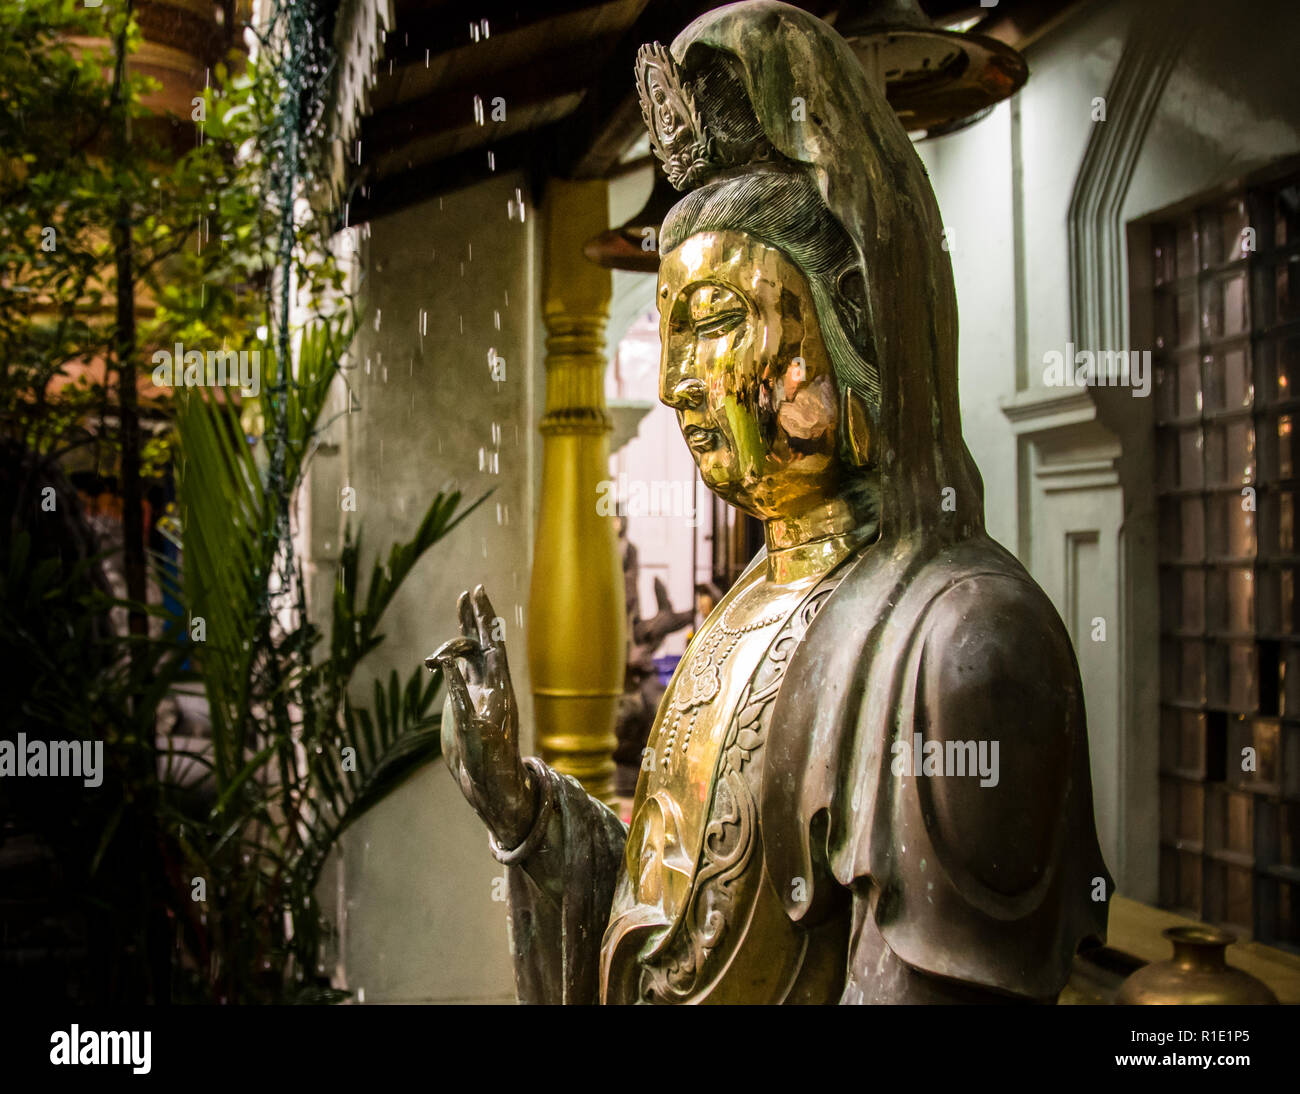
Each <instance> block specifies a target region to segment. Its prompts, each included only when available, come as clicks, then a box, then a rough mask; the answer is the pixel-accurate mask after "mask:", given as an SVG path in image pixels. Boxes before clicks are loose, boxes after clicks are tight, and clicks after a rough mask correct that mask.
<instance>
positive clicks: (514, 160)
mask: <svg viewBox="0 0 1300 1094" xmlns="http://www.w3.org/2000/svg"><path fill="white" fill-rule="evenodd" d="M565 124H566V123H565V122H557V123H555V124H553V125H549V126H544V127H542V128H541V129H534V130H531V131H530V132H527V133H519V134H517V135H516V136H513V137H508V138H507V139H505V140H503V141H495V142H489V143H488V144H486V145H483V146H481V147H478V148H471V149H469V150H468V151H465V152H460V153H458V154H456V155H454V156H449V157H447V158H446V159H442V160H435V161H433V162H429V163H417V164H415V165H413V166H412V167H410V168H408V169H407V170H405V171H402V172H401V173H400V174H395V175H389V176H386V177H384V178H370V177H363V178H361V179H358V180H357V182H356V184H355V185H354V186H353V189H352V194H351V198H350V200H349V203H348V216H347V222H348V224H364V223H365V222H366V221H368V220H374V219H375V218H377V217H381V216H386V215H388V214H389V213H395V212H397V211H398V210H399V209H405V208H408V207H409V206H411V205H417V204H419V203H420V202H422V201H427V200H428V199H429V198H432V197H437V196H438V195H439V194H447V193H451V191H453V190H460V189H463V188H464V187H466V186H472V185H474V184H475V183H476V182H483V181H485V180H486V179H489V178H492V177H493V176H494V175H498V174H502V173H504V172H506V171H518V170H527V171H529V172H530V173H534V172H536V171H541V170H544V169H545V164H546V163H547V162H548V161H549V158H550V155H549V154H550V150H551V149H552V148H553V147H554V145H555V141H556V139H557V133H558V130H560V129H562V128H563V127H564V126H565ZM489 153H491V157H492V158H491V161H489V159H488V154H489ZM503 212H504V211H503ZM339 226H340V227H342V226H343V217H342V215H340V217H339Z"/></svg>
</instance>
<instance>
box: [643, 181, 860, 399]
mask: <svg viewBox="0 0 1300 1094" xmlns="http://www.w3.org/2000/svg"><path fill="white" fill-rule="evenodd" d="M719 231H734V232H744V233H745V234H746V235H749V236H752V237H753V238H755V239H757V240H760V241H761V242H763V243H766V244H767V245H768V246H769V247H775V248H776V249H777V250H779V251H781V252H783V253H784V254H785V256H786V257H787V258H789V259H790V261H791V262H793V263H794V264H795V265H796V266H797V267H798V268H799V270H800V272H802V273H803V275H804V277H806V278H807V279H808V285H809V287H810V288H811V290H812V296H813V303H814V305H815V306H816V309H817V319H818V321H819V323H820V325H821V333H822V339H823V340H824V341H825V343H826V349H827V351H828V352H829V354H830V358H831V364H832V366H833V367H834V369H835V382H836V386H837V387H839V388H840V390H841V391H843V389H844V388H846V387H851V388H852V389H853V390H854V391H855V392H856V393H857V394H859V395H861V396H862V397H863V398H864V399H866V400H867V402H868V404H869V405H870V406H871V408H872V410H873V411H874V410H875V409H876V408H877V407H879V405H880V376H879V372H878V370H877V368H876V365H875V364H874V361H873V358H874V356H875V354H874V353H873V352H872V345H871V336H870V331H869V330H868V328H867V324H866V322H865V316H864V315H863V312H862V308H861V305H860V303H859V301H858V300H855V299H854V297H853V295H852V294H851V293H850V292H848V291H846V289H847V287H848V286H849V285H850V284H851V280H850V279H851V278H852V275H853V274H854V273H855V272H858V266H857V258H856V256H855V254H854V250H853V245H852V243H851V242H850V240H849V237H848V233H846V232H845V231H844V228H843V227H842V226H841V225H840V223H839V221H837V220H836V219H835V217H834V216H832V215H831V212H830V210H829V209H827V208H826V205H825V204H824V203H823V202H822V199H821V194H820V193H819V192H818V190H817V186H816V184H815V183H814V182H813V181H812V179H810V178H809V177H808V175H807V173H806V172H805V171H803V170H800V169H798V168H795V167H789V168H786V167H782V166H777V165H775V164H772V165H763V166H758V165H755V166H754V167H751V168H750V169H748V170H745V171H743V172H742V173H738V174H733V175H731V176H730V177H722V178H718V179H715V180H714V181H712V182H709V183H706V184H705V185H704V186H701V187H699V189H696V190H692V191H691V192H690V193H688V194H687V195H686V196H685V197H683V198H682V200H681V201H679V202H678V203H677V204H676V205H674V206H673V208H672V209H671V210H670V211H669V213H668V216H667V217H665V218H664V223H663V228H662V229H661V230H660V233H659V249H660V252H661V253H663V254H666V253H667V252H669V251H671V250H672V249H673V248H674V247H676V246H678V244H680V243H682V242H683V241H684V240H686V239H687V238H689V237H690V236H693V235H696V234H697V233H699V232H719Z"/></svg>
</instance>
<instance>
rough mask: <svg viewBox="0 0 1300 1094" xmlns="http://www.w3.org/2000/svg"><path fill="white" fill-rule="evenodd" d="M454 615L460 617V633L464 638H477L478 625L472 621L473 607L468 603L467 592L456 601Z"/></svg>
mask: <svg viewBox="0 0 1300 1094" xmlns="http://www.w3.org/2000/svg"><path fill="white" fill-rule="evenodd" d="M456 613H457V614H458V615H459V616H460V633H461V634H463V635H464V636H465V637H466V638H473V639H477V638H478V624H477V623H476V622H475V620H474V607H473V605H472V604H471V603H470V598H469V590H468V589H466V590H465V591H464V592H463V593H461V594H460V597H459V598H458V599H457V601H456Z"/></svg>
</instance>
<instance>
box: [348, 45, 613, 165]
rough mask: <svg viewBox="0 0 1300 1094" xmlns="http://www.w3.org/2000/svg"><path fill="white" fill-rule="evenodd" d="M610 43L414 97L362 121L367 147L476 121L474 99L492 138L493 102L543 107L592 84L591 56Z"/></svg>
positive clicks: (382, 147) (379, 148)
mask: <svg viewBox="0 0 1300 1094" xmlns="http://www.w3.org/2000/svg"><path fill="white" fill-rule="evenodd" d="M606 48H608V46H607V43H606V42H604V41H602V40H599V39H593V40H590V41H587V42H583V43H582V44H581V45H580V46H578V47H576V48H573V47H571V48H569V49H566V50H563V51H559V52H555V53H550V54H543V55H541V56H539V57H538V58H537V59H536V60H535V61H534V62H533V63H532V64H530V65H529V66H528V67H527V68H516V69H509V70H505V71H495V72H485V73H483V74H481V75H479V76H476V77H474V78H473V79H472V80H466V81H464V82H463V83H459V84H456V85H455V86H452V87H440V88H438V89H437V90H436V91H434V92H432V93H430V94H428V95H424V96H421V97H420V98H418V99H411V100H410V101H409V102H405V103H401V104H400V105H398V106H393V107H389V108H388V109H386V110H381V111H379V113H377V114H374V115H372V116H371V117H368V118H365V119H363V120H362V122H361V141H362V146H363V148H364V147H369V148H371V149H373V150H374V152H373V153H372V154H374V155H377V154H379V153H380V152H387V151H392V150H393V149H394V148H397V147H399V146H400V145H402V144H403V143H404V142H406V141H408V140H411V139H412V138H414V137H428V136H432V135H434V134H436V133H438V132H441V131H444V130H452V129H462V128H465V127H467V126H472V125H474V123H475V121H476V119H475V116H474V99H475V96H477V97H478V98H479V99H480V100H481V101H482V106H483V129H484V140H489V139H491V129H492V126H493V124H494V122H493V121H492V117H491V115H492V101H493V100H494V99H496V98H501V99H504V100H505V109H506V116H507V117H509V114H510V111H511V110H521V109H525V108H527V107H533V106H540V105H542V104H544V103H549V102H554V101H555V100H556V99H562V98H564V97H565V96H567V95H573V94H575V93H576V92H579V91H582V90H583V89H584V88H585V87H586V86H587V80H588V73H590V72H591V69H592V58H593V57H600V56H603V55H604V51H605V49H606Z"/></svg>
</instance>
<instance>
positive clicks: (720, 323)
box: [694, 308, 745, 338]
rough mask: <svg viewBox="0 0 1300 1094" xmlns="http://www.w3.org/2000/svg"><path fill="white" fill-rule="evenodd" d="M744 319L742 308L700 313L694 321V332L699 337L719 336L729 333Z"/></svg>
mask: <svg viewBox="0 0 1300 1094" xmlns="http://www.w3.org/2000/svg"><path fill="white" fill-rule="evenodd" d="M744 321H745V310H744V309H743V308H730V309H728V310H727V311H722V312H715V313H714V314H712V315H702V316H700V318H698V319H696V320H695V322H694V327H695V333H696V335H697V336H698V337H700V338H721V337H722V336H723V335H724V334H729V333H730V332H731V331H733V330H735V329H736V328H737V327H738V326H740V324H741V323H743V322H744Z"/></svg>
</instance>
